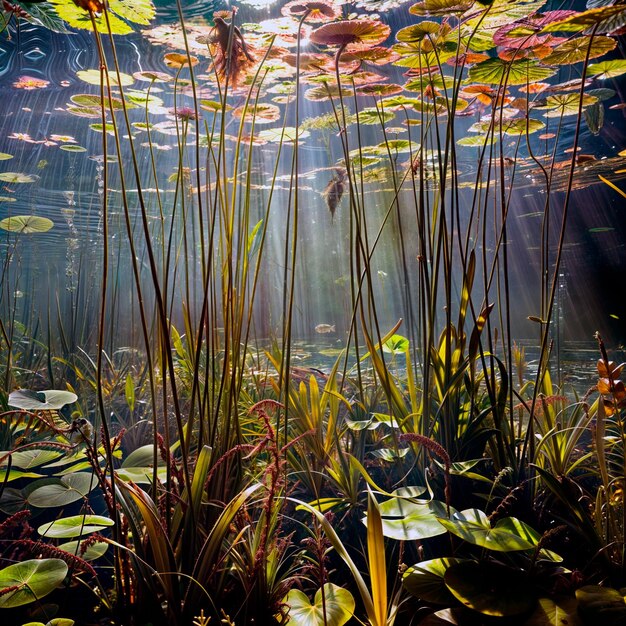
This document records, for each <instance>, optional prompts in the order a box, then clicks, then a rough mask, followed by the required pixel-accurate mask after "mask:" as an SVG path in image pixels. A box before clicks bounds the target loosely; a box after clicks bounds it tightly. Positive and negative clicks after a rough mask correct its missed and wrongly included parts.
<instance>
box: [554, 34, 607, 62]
mask: <svg viewBox="0 0 626 626" xmlns="http://www.w3.org/2000/svg"><path fill="white" fill-rule="evenodd" d="M616 45H617V42H616V41H615V39H612V38H611V37H604V36H602V35H596V36H594V37H593V38H592V37H591V36H585V37H576V38H575V39H569V40H568V41H565V42H563V43H562V44H560V45H558V46H557V47H556V48H554V49H553V50H552V53H551V54H549V55H548V56H547V57H544V58H543V59H542V63H546V64H547V65H572V64H574V63H580V62H582V61H584V60H585V59H586V58H587V55H589V58H590V59H595V58H596V57H601V56H602V55H604V54H606V53H607V52H610V51H611V50H613V49H614V48H615V46H616Z"/></svg>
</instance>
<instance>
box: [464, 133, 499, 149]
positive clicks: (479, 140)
mask: <svg viewBox="0 0 626 626" xmlns="http://www.w3.org/2000/svg"><path fill="white" fill-rule="evenodd" d="M496 141H498V136H497V135H494V134H490V135H468V136H467V137H461V139H457V142H456V143H457V144H458V145H459V146H467V147H470V148H484V147H485V145H489V144H491V143H495V142H496Z"/></svg>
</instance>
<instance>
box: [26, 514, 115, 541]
mask: <svg viewBox="0 0 626 626" xmlns="http://www.w3.org/2000/svg"><path fill="white" fill-rule="evenodd" d="M113 524H114V522H113V520H112V519H110V518H108V517H103V516H102V515H73V516H72V517H64V518H62V519H58V520H56V521H54V522H48V523H46V524H42V525H41V526H40V527H39V528H38V529H37V532H38V533H39V534H40V535H41V536H42V537H49V538H52V539H65V538H71V537H82V536H84V535H89V534H90V533H95V532H98V531H100V530H103V529H105V528H106V527H107V526H113Z"/></svg>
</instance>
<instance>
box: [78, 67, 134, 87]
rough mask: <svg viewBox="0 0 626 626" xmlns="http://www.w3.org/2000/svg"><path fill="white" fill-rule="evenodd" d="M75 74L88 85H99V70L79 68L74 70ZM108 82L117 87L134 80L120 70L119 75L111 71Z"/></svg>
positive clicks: (126, 85) (131, 82) (127, 84)
mask: <svg viewBox="0 0 626 626" xmlns="http://www.w3.org/2000/svg"><path fill="white" fill-rule="evenodd" d="M76 76H78V78H80V79H81V80H82V81H84V82H86V83H89V84H90V85H98V86H99V85H100V70H96V69H94V70H79V71H78V72H76ZM109 82H110V83H111V85H113V86H114V87H118V86H119V85H122V87H128V86H129V85H132V84H133V83H134V82H135V79H134V78H133V77H132V76H131V75H130V74H124V72H120V73H119V76H118V74H117V73H115V72H112V73H110V74H109ZM105 85H106V76H105Z"/></svg>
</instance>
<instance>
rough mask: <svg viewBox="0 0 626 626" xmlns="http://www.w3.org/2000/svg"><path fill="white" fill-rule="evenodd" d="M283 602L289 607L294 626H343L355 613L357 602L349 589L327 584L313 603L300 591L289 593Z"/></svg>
mask: <svg viewBox="0 0 626 626" xmlns="http://www.w3.org/2000/svg"><path fill="white" fill-rule="evenodd" d="M283 602H284V603H285V604H286V605H287V606H288V607H289V613H288V615H289V622H288V623H289V624H293V626H343V624H345V623H346V622H347V621H348V620H350V618H351V617H352V615H353V613H354V607H355V602H354V598H353V597H352V594H351V593H350V592H349V591H348V590H347V589H342V588H341V587H338V586H337V585H333V584H332V583H326V584H325V585H324V587H323V592H322V589H318V590H317V592H316V594H315V598H314V600H313V603H311V602H310V601H309V599H308V598H307V596H306V595H305V594H304V593H303V592H302V591H300V590H299V589H292V590H291V591H289V593H288V594H287V596H286V597H285V599H284V600H283Z"/></svg>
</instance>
